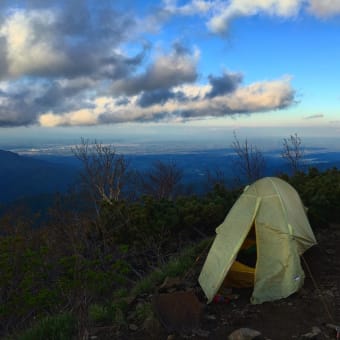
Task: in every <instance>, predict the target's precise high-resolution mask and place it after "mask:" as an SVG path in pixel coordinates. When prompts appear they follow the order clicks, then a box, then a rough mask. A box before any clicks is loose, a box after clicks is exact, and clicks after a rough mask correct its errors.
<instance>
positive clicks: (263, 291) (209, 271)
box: [199, 177, 316, 304]
mask: <svg viewBox="0 0 340 340" xmlns="http://www.w3.org/2000/svg"><path fill="white" fill-rule="evenodd" d="M216 234H217V235H216V238H215V240H214V243H213V244H212V246H211V249H210V251H209V254H208V257H207V259H206V261H205V263H204V266H203V268H202V271H201V274H200V276H199V283H200V285H201V287H202V289H203V291H204V293H205V295H206V296H207V298H208V303H209V302H211V301H212V299H213V298H214V296H215V295H216V294H217V292H218V291H219V290H220V288H221V286H223V284H224V283H225V282H226V281H228V276H229V275H231V276H232V274H236V275H234V278H233V279H232V280H229V281H231V282H233V281H234V282H235V279H236V281H237V279H238V278H240V280H244V281H247V280H248V281H249V280H251V281H252V282H251V285H252V286H253V294H252V297H251V302H252V303H254V304H257V303H262V302H265V301H272V300H276V299H281V298H285V297H287V296H289V295H291V294H292V293H294V292H296V291H297V290H298V289H299V288H300V287H301V286H302V285H303V281H304V272H303V269H302V267H301V263H300V255H302V254H303V253H304V252H305V251H306V250H307V249H308V248H310V247H311V246H313V245H315V244H316V240H315V237H314V234H313V231H312V229H311V227H310V225H309V222H308V219H307V216H306V213H305V209H304V206H303V204H302V202H301V199H300V197H299V195H298V193H297V192H296V191H295V189H294V188H293V187H292V186H291V185H289V184H288V183H286V182H285V181H283V180H281V179H279V178H274V177H267V178H262V179H260V180H258V181H256V182H255V183H253V184H252V185H250V186H248V187H246V188H245V190H244V192H243V194H242V195H241V196H240V197H239V199H238V200H237V202H236V203H235V204H234V206H233V207H232V208H231V210H230V212H229V214H228V215H227V217H226V219H225V220H224V222H223V223H222V224H221V225H220V226H219V227H218V228H217V229H216ZM251 237H253V239H254V241H255V242H254V244H256V251H255V252H256V260H255V261H256V264H254V266H253V267H254V268H252V267H251V266H247V265H243V264H242V263H241V264H240V263H239V262H238V261H236V260H237V257H238V256H239V253H240V249H241V248H245V247H244V246H245V244H246V242H247V241H249V238H251ZM248 244H249V242H248ZM239 264H240V265H239ZM240 267H241V269H240ZM244 268H245V269H244ZM232 269H234V270H232ZM247 269H248V270H247ZM249 278H250V279H249ZM241 286H242V282H241Z"/></svg>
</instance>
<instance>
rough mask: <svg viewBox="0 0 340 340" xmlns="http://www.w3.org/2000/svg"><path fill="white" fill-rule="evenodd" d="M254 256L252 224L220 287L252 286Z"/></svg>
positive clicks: (254, 265) (254, 244) (254, 237)
mask: <svg viewBox="0 0 340 340" xmlns="http://www.w3.org/2000/svg"><path fill="white" fill-rule="evenodd" d="M256 258H257V256H256V232H255V225H254V224H253V226H252V227H251V229H250V231H249V233H248V235H247V237H246V239H245V240H244V242H243V244H242V246H241V248H240V250H239V252H238V254H237V257H236V260H235V261H234V263H233V264H232V266H231V267H230V269H229V272H228V274H227V276H226V278H225V280H224V282H223V284H222V286H221V289H222V290H223V288H229V287H234V288H250V287H254V279H255V267H256Z"/></svg>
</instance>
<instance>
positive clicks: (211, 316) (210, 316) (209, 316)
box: [205, 315, 216, 320]
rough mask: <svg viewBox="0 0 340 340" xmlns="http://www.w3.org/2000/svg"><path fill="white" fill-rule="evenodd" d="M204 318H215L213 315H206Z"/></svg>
mask: <svg viewBox="0 0 340 340" xmlns="http://www.w3.org/2000/svg"><path fill="white" fill-rule="evenodd" d="M205 318H206V319H208V320H216V316H215V315H206V316H205Z"/></svg>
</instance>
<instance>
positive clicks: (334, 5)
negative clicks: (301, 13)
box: [308, 0, 340, 18]
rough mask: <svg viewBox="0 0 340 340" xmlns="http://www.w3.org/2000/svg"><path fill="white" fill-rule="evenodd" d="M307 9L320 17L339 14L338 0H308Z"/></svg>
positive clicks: (339, 4) (339, 2)
mask: <svg viewBox="0 0 340 340" xmlns="http://www.w3.org/2000/svg"><path fill="white" fill-rule="evenodd" d="M308 9H309V11H310V13H312V14H313V15H315V16H316V17H320V18H325V17H331V16H336V15H340V0H309V8H308Z"/></svg>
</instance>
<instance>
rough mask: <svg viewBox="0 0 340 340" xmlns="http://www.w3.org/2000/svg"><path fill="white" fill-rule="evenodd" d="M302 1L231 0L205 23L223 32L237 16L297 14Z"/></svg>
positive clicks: (218, 32) (216, 30) (288, 15)
mask: <svg viewBox="0 0 340 340" xmlns="http://www.w3.org/2000/svg"><path fill="white" fill-rule="evenodd" d="M302 3H303V0H266V1H263V0H231V1H229V2H226V3H225V4H224V5H223V6H221V7H220V8H218V9H217V11H216V12H217V13H216V14H214V15H213V16H212V17H211V19H210V20H209V21H208V23H207V25H208V28H209V29H210V30H211V31H212V32H214V33H217V34H224V33H226V32H227V31H228V28H229V24H230V22H231V21H232V20H233V19H235V18H237V17H243V16H253V15H256V14H266V15H270V16H279V17H285V18H288V17H292V16H296V15H297V14H298V12H299V10H300V8H301V6H302Z"/></svg>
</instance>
